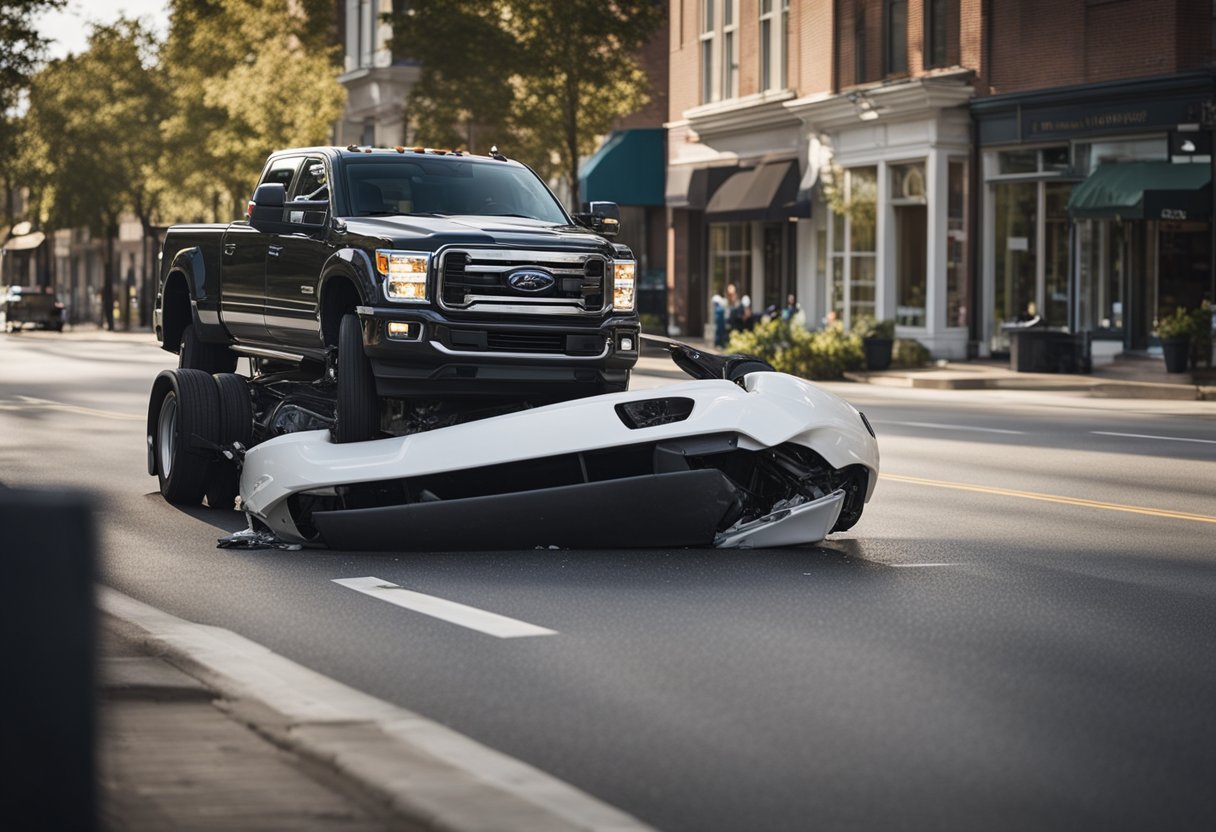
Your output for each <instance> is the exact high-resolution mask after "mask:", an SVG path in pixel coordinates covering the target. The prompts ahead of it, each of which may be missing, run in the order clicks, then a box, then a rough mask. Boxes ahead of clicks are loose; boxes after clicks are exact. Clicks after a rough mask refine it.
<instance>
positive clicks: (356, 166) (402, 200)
mask: <svg viewBox="0 0 1216 832" xmlns="http://www.w3.org/2000/svg"><path fill="white" fill-rule="evenodd" d="M346 170H347V175H346V187H347V198H348V199H349V200H350V205H351V209H352V213H353V214H354V215H355V216H361V217H374V216H388V215H395V214H442V215H452V214H464V215H474V216H482V217H527V218H530V219H535V220H540V221H542V222H548V223H553V224H555V225H564V224H566V223H567V222H569V220H568V219H567V217H566V215H565V212H564V211H563V210H562V208H561V205H559V204H558V202H557V200H555V199H554V198H553V195H552V194H550V193H549V191H548V189H547V188H545V186H544V185H543V184H542V183H541V181H540V180H539V179H538V178H537V177H536V175H535V174H534V173H532V171H530V170H528V169H527V168H523V167H517V166H515V165H507V164H503V163H494V164H489V163H485V162H477V161H472V160H464V161H459V160H457V159H450V158H449V159H427V158H424V157H420V156H419V157H414V156H405V157H401V158H395V159H383V158H380V159H367V160H357V159H354V160H351V161H349V162H348V163H347V166H346Z"/></svg>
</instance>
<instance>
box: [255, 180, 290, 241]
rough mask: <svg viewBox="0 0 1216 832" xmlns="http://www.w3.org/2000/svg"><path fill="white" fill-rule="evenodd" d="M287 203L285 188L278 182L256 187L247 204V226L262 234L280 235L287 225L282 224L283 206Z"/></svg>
mask: <svg viewBox="0 0 1216 832" xmlns="http://www.w3.org/2000/svg"><path fill="white" fill-rule="evenodd" d="M286 202H287V188H286V187H284V186H283V185H282V184H281V183H279V182H265V183H263V184H261V185H258V187H257V190H255V191H254V192H253V200H252V201H251V202H250V203H249V224H250V225H252V226H253V227H254V228H256V229H257V230H258V231H261V232H263V233H264V234H282V233H284V231H286V229H285V227H284V226H286V225H287V223H285V222H283V204H284V203H286Z"/></svg>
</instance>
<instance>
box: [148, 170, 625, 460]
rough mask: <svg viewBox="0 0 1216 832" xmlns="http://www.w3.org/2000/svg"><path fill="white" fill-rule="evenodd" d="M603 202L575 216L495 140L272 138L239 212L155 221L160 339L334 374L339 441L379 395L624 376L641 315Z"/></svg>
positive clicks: (363, 428)
mask: <svg viewBox="0 0 1216 832" xmlns="http://www.w3.org/2000/svg"><path fill="white" fill-rule="evenodd" d="M619 217H620V212H619V209H618V208H617V206H615V205H614V204H612V203H591V204H590V205H589V206H587V210H586V211H585V212H584V213H581V214H577V215H575V216H571V215H570V214H568V213H567V212H566V210H565V209H564V208H563V207H562V205H561V204H560V202H559V201H558V200H557V199H556V198H555V197H554V196H553V194H552V193H551V192H550V191H549V189H548V188H547V187H546V186H545V184H544V183H543V182H542V181H541V180H540V178H539V177H538V176H537V175H536V174H535V173H534V172H533V171H532V170H531V169H529V168H528V167H527V166H525V165H522V164H520V163H518V162H515V161H510V160H508V159H506V158H505V157H503V156H501V155H499V154H498V153H497V152H494V153H492V155H491V156H475V155H471V154H467V153H461V152H453V151H434V150H427V149H423V148H413V149H406V148H400V147H399V148H391V149H373V148H358V147H355V146H351V147H347V148H334V147H317V148H302V149H296V150H285V151H281V152H278V153H275V154H273V155H272V156H271V157H270V158H269V160H268V161H267V163H266V167H265V169H264V170H263V172H262V176H261V179H260V180H259V183H258V185H257V188H256V190H255V192H254V196H253V199H252V200H251V201H250V203H249V207H248V209H247V216H246V219H245V220H243V221H238V222H233V223H230V224H228V225H177V226H173V227H172V228H170V229H169V231H168V234H167V236H166V238H165V242H164V248H163V251H162V253H161V270H160V290H159V292H158V294H157V300H156V311H155V326H156V335H157V338H158V339H159V340H160V341H161V342H162V346H163V348H164V349H166V350H168V351H170V352H175V353H178V354H179V356H180V359H179V363H180V365H181V366H182V367H186V368H193V369H200V370H205V371H207V372H208V373H230V372H232V371H233V370H234V369H235V367H236V361H237V358H238V356H241V355H244V356H250V357H252V358H253V359H254V366H255V368H262V370H261V371H269V370H270V369H275V368H283V367H294V368H296V370H295V371H296V372H297V373H303V374H304V375H305V376H310V375H311V376H312V377H314V378H316V379H317V382H318V383H319V384H324V383H326V382H328V383H330V384H332V387H333V390H334V401H335V405H334V416H333V421H334V435H335V438H336V439H337V440H338V441H358V440H362V439H368V438H371V437H373V436H375V435H376V434H377V432H378V431H379V430H380V428H381V426H382V423H383V419H384V418H385V413H384V408H383V404H384V401H385V400H397V401H402V400H407V401H408V400H415V401H427V400H436V401H438V400H447V399H450V398H452V397H457V398H459V397H479V398H482V399H488V400H493V399H495V398H497V399H503V400H506V399H516V400H528V401H530V402H551V401H559V400H564V399H571V398H577V397H580V396H586V395H595V394H599V393H605V392H616V391H622V390H625V389H626V388H627V386H628V383H629V373H630V370H631V368H632V367H633V365H634V364H635V363H636V361H637V356H638V316H637V313H636V311H635V306H634V288H635V262H634V257H633V255H632V253H631V252H630V250H629V249H628V248H627V247H626V246H623V245H619V244H614V243H613V242H611V239H610V238H612V237H613V236H615V234H616V231H617V229H618V227H619V222H620V220H619Z"/></svg>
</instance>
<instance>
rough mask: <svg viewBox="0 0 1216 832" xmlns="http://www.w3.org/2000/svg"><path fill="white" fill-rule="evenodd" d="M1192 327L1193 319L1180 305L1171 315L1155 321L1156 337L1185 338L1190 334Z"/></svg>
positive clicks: (1193, 325)
mask: <svg viewBox="0 0 1216 832" xmlns="http://www.w3.org/2000/svg"><path fill="white" fill-rule="evenodd" d="M1194 329H1195V321H1194V319H1193V318H1192V317H1191V314H1190V313H1189V312H1187V311H1186V310H1185V309H1183V308H1182V307H1181V306H1179V307H1178V308H1177V309H1175V310H1174V314H1173V315H1171V316H1169V317H1164V318H1160V319H1159V320H1158V321H1157V337H1158V338H1186V337H1188V336H1190V335H1191V334H1192V331H1193V330H1194Z"/></svg>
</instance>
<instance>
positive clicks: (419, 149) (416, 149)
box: [414, 147, 426, 153]
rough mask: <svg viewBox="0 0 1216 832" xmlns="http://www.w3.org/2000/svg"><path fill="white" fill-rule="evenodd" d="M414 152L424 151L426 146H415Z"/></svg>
mask: <svg viewBox="0 0 1216 832" xmlns="http://www.w3.org/2000/svg"><path fill="white" fill-rule="evenodd" d="M414 152H415V153H426V148H425V147H415V148H414Z"/></svg>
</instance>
